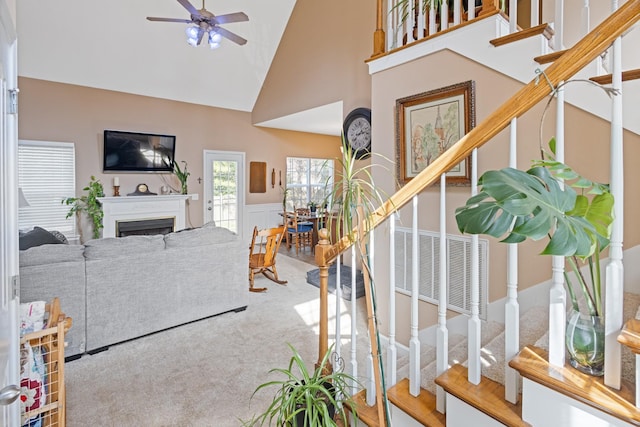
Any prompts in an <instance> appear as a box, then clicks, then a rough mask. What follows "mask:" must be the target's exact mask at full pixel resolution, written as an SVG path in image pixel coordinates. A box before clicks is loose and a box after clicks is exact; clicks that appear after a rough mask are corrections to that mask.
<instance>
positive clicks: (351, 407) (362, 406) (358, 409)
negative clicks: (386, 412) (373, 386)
mask: <svg viewBox="0 0 640 427" xmlns="http://www.w3.org/2000/svg"><path fill="white" fill-rule="evenodd" d="M345 406H346V407H347V410H348V411H352V412H355V413H356V414H357V415H358V423H360V422H363V423H364V424H366V425H367V426H369V427H378V426H380V425H381V424H380V421H379V420H378V408H377V407H376V405H373V406H369V405H368V404H367V391H366V390H361V391H360V392H358V393H356V394H354V395H353V396H352V397H351V400H348V401H346V402H345Z"/></svg>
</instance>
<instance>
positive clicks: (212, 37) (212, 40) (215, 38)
mask: <svg viewBox="0 0 640 427" xmlns="http://www.w3.org/2000/svg"><path fill="white" fill-rule="evenodd" d="M221 41H222V36H221V35H220V34H218V33H216V32H215V31H209V47H210V48H211V49H217V48H219V47H220V42H221Z"/></svg>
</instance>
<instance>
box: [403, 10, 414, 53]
mask: <svg viewBox="0 0 640 427" xmlns="http://www.w3.org/2000/svg"><path fill="white" fill-rule="evenodd" d="M409 3H410V6H409V11H408V15H407V19H406V20H405V26H404V28H405V32H406V33H407V44H408V43H411V42H412V41H415V38H414V37H413V24H414V17H415V16H416V15H415V13H416V4H415V3H414V2H412V1H411V2H409Z"/></svg>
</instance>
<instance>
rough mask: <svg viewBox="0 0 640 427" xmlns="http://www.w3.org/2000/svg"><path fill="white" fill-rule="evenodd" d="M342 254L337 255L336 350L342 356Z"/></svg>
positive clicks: (337, 354) (338, 355)
mask: <svg viewBox="0 0 640 427" xmlns="http://www.w3.org/2000/svg"><path fill="white" fill-rule="evenodd" d="M341 256H342V255H338V256H337V257H336V346H335V352H336V357H338V358H339V357H340V356H341V354H342V330H341V323H342V322H341V320H342V310H341V306H342V282H341V280H340V278H341V276H340V268H341V266H340V258H341Z"/></svg>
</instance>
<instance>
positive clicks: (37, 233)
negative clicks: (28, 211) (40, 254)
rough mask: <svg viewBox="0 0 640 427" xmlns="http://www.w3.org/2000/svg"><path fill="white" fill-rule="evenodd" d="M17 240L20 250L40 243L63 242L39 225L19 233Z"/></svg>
mask: <svg viewBox="0 0 640 427" xmlns="http://www.w3.org/2000/svg"><path fill="white" fill-rule="evenodd" d="M18 240H19V245H20V250H21V251H23V250H25V249H29V248H33V247H35V246H40V245H51V244H59V243H63V242H62V241H60V240H59V239H58V238H57V237H56V236H54V235H53V234H51V233H50V232H48V231H47V230H45V229H44V228H41V227H33V230H31V231H28V232H26V233H21V234H20V237H19V239H18Z"/></svg>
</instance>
